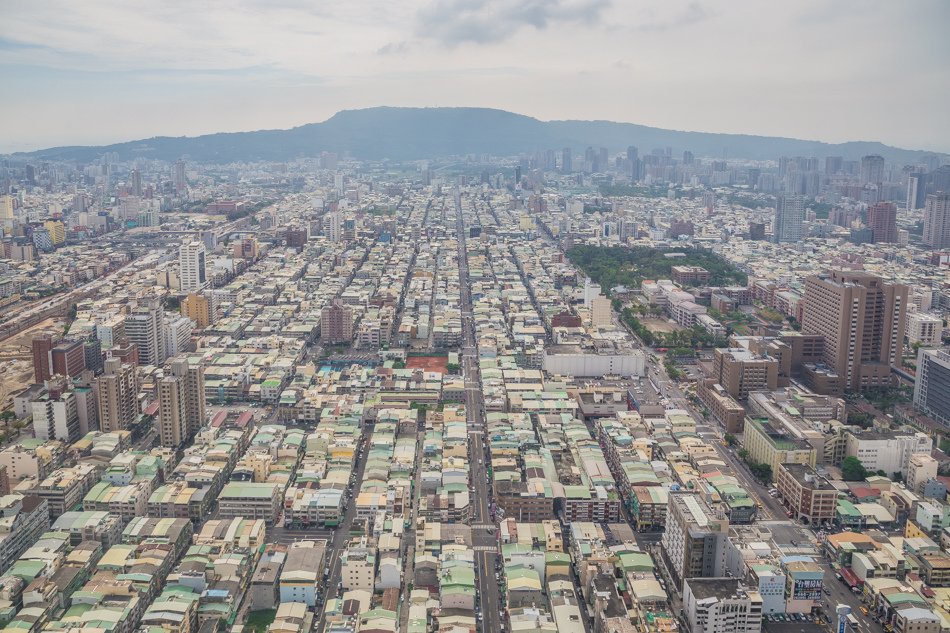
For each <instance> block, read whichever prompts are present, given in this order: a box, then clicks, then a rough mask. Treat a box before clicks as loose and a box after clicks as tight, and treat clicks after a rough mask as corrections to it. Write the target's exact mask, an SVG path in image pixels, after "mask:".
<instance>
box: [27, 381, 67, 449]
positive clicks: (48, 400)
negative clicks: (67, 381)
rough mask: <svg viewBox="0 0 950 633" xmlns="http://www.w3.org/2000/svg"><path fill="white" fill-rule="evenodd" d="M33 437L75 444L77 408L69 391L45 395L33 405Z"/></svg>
mask: <svg viewBox="0 0 950 633" xmlns="http://www.w3.org/2000/svg"><path fill="white" fill-rule="evenodd" d="M32 405H33V407H32V408H33V435H34V437H35V438H36V439H38V440H61V441H63V442H67V443H69V442H75V441H76V440H78V439H79V408H78V406H77V404H76V396H75V394H73V393H72V392H71V391H66V392H64V393H60V394H57V395H56V397H53V395H52V394H46V395H45V396H43V397H42V398H40V399H38V400H34V401H33V403H32Z"/></svg>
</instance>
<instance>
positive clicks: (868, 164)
mask: <svg viewBox="0 0 950 633" xmlns="http://www.w3.org/2000/svg"><path fill="white" fill-rule="evenodd" d="M879 182H884V157H883V156H878V155H877V154H871V155H868V156H865V157H864V158H862V159H861V184H862V185H866V184H868V183H879Z"/></svg>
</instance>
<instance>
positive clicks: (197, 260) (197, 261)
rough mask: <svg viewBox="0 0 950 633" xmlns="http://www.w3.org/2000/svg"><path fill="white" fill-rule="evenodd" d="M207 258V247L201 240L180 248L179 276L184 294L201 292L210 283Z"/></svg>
mask: <svg viewBox="0 0 950 633" xmlns="http://www.w3.org/2000/svg"><path fill="white" fill-rule="evenodd" d="M205 257H206V255H205V245H204V242H201V241H200V240H195V241H193V242H188V243H187V244H182V245H181V246H179V247H178V267H179V272H178V276H179V279H180V280H181V291H182V292H194V291H196V290H201V289H202V288H204V287H205V285H206V284H207V283H208V279H207V274H206V272H205Z"/></svg>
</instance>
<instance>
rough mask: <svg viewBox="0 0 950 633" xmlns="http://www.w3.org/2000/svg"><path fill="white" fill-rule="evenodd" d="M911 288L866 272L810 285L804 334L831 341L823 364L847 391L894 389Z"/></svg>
mask: <svg viewBox="0 0 950 633" xmlns="http://www.w3.org/2000/svg"><path fill="white" fill-rule="evenodd" d="M907 294H908V288H907V286H905V285H903V284H887V283H884V281H883V280H882V279H881V278H880V277H877V276H875V275H871V274H868V273H863V272H850V271H832V272H831V273H829V274H825V275H817V276H813V277H809V278H808V279H806V280H805V309H804V316H803V317H802V331H803V332H808V333H813V334H821V335H822V336H824V338H825V345H824V354H823V357H822V361H823V362H824V363H825V364H826V365H828V366H829V367H831V368H832V369H833V370H834V371H835V372H836V373H837V374H838V376H840V377H841V379H842V381H843V383H844V388H845V390H847V391H860V390H863V389H869V388H876V387H886V386H889V385H891V381H892V378H891V366H892V365H896V364H897V363H899V362H900V357H901V353H902V351H903V346H904V329H905V321H906V312H907Z"/></svg>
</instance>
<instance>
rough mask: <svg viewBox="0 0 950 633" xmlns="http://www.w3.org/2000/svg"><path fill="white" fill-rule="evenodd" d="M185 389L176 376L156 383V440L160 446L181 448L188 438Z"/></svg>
mask: <svg viewBox="0 0 950 633" xmlns="http://www.w3.org/2000/svg"><path fill="white" fill-rule="evenodd" d="M185 409H186V405H185V388H184V382H183V381H182V379H181V378H179V377H178V376H165V377H163V378H162V379H161V380H159V381H158V439H159V442H160V443H161V445H162V446H167V447H170V448H175V447H178V446H181V444H182V443H183V442H184V441H185V438H187V437H188V434H187V431H186V429H185Z"/></svg>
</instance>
